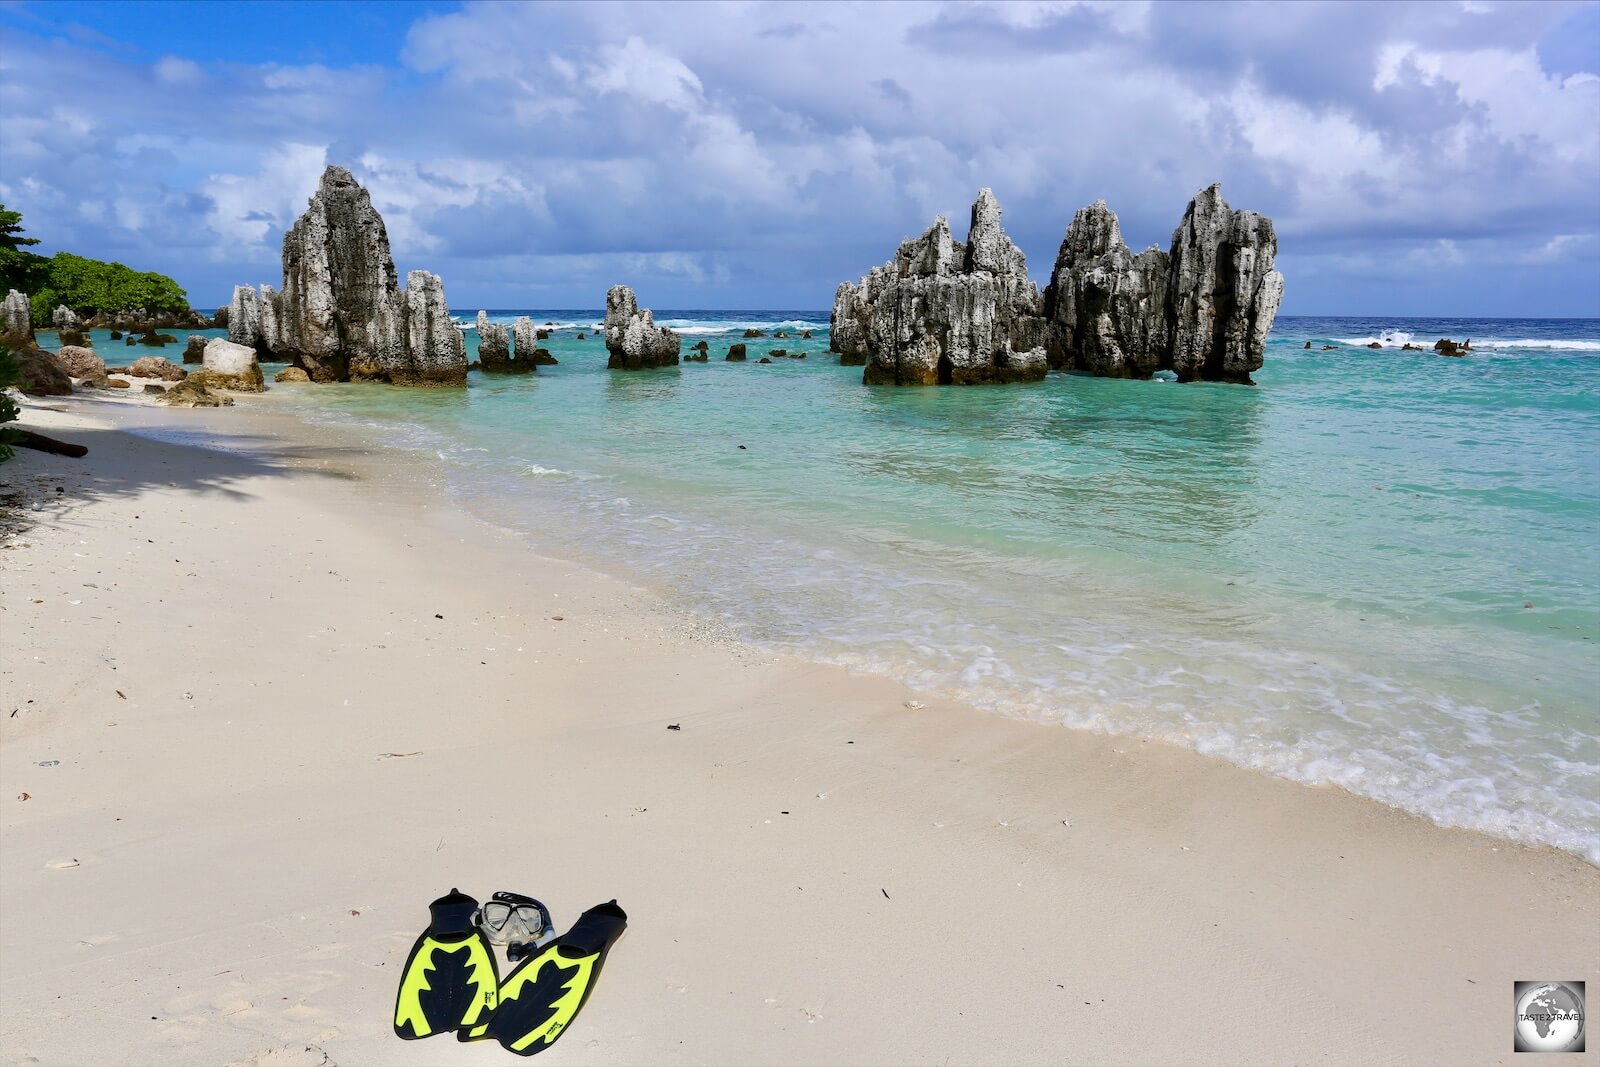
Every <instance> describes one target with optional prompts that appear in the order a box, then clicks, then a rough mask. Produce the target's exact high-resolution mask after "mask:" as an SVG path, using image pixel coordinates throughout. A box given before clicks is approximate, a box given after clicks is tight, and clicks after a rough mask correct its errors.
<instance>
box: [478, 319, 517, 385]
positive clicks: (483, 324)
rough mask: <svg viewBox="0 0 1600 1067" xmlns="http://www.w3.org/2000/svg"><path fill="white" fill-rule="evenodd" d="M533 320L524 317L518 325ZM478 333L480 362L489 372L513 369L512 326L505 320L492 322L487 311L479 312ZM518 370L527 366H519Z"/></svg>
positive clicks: (502, 371)
mask: <svg viewBox="0 0 1600 1067" xmlns="http://www.w3.org/2000/svg"><path fill="white" fill-rule="evenodd" d="M523 322H529V323H530V324H531V320H529V319H526V318H523V319H519V320H518V325H521V323H523ZM475 329H476V332H477V334H478V364H479V366H480V367H481V368H482V369H483V370H484V371H485V372H488V373H491V374H492V373H504V372H506V371H509V370H512V369H513V368H512V366H511V327H509V326H507V325H506V324H505V323H503V322H490V321H489V313H488V312H487V311H479V312H478V320H477V324H476V327H475ZM515 369H517V370H524V369H526V368H523V367H517V368H515Z"/></svg>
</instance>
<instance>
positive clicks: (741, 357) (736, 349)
mask: <svg viewBox="0 0 1600 1067" xmlns="http://www.w3.org/2000/svg"><path fill="white" fill-rule="evenodd" d="M744 361H745V352H744V342H743V341H736V342H735V343H733V344H731V345H729V346H728V354H727V356H726V357H724V362H727V363H743V362H744Z"/></svg>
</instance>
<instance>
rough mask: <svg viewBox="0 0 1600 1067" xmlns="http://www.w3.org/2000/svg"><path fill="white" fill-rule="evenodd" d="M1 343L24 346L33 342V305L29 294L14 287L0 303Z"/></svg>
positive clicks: (10, 345) (16, 346) (15, 346)
mask: <svg viewBox="0 0 1600 1067" xmlns="http://www.w3.org/2000/svg"><path fill="white" fill-rule="evenodd" d="M0 344H4V345H6V346H7V347H9V348H23V347H25V346H27V345H31V344H33V305H32V304H30V303H29V302H28V298H27V296H25V295H24V294H22V293H19V292H17V291H16V290H15V289H12V290H11V291H10V292H8V293H6V299H5V303H4V304H0Z"/></svg>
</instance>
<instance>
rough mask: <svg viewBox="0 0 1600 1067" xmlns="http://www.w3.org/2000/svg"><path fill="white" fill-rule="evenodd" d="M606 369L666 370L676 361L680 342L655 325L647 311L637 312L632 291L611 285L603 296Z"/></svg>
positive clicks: (665, 329)
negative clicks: (665, 368) (607, 354)
mask: <svg viewBox="0 0 1600 1067" xmlns="http://www.w3.org/2000/svg"><path fill="white" fill-rule="evenodd" d="M605 331H606V351H607V352H609V353H611V358H610V359H609V360H607V362H606V366H607V367H610V368H611V369H613V370H643V369H645V368H648V367H669V366H673V365H674V364H676V363H677V362H678V350H679V347H680V345H681V344H682V342H681V341H680V340H679V338H678V335H677V334H675V333H673V332H672V331H671V330H669V329H667V328H665V327H663V326H657V325H656V320H655V316H654V315H652V314H651V313H650V309H649V308H645V309H643V310H640V308H639V302H638V300H637V299H636V298H635V297H634V295H633V290H632V289H629V288H628V287H627V286H626V285H613V286H612V287H611V289H610V291H609V292H607V293H606V321H605Z"/></svg>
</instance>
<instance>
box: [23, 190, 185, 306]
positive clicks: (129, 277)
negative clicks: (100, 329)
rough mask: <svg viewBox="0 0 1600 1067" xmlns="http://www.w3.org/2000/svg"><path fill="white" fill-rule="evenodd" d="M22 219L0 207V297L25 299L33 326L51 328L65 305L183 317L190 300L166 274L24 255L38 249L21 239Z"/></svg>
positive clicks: (64, 256)
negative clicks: (16, 294) (8, 293)
mask: <svg viewBox="0 0 1600 1067" xmlns="http://www.w3.org/2000/svg"><path fill="white" fill-rule="evenodd" d="M22 233H23V227H22V213H21V212H19V211H7V210H6V207H5V205H4V204H0V294H3V293H4V292H5V290H7V289H16V290H18V291H20V292H24V293H28V294H29V295H30V299H31V300H32V303H33V324H34V325H35V326H48V325H50V316H51V314H52V313H54V311H55V309H56V308H57V307H58V306H60V305H62V304H65V305H66V306H67V307H69V308H71V309H72V310H74V311H76V312H79V313H80V314H84V315H94V314H96V313H98V312H101V311H131V310H133V309H134V308H144V309H145V310H146V311H150V312H157V311H186V310H188V308H189V294H187V293H185V292H184V291H183V289H181V288H180V287H179V286H178V283H177V282H175V281H173V280H172V279H171V278H168V277H167V276H166V275H164V274H156V273H154V272H151V271H136V270H133V269H132V268H129V267H125V266H123V265H122V264H121V263H105V262H102V261H101V260H98V259H85V258H83V257H82V256H75V255H73V254H72V253H71V252H57V253H56V254H55V255H54V256H50V257H48V258H47V257H45V256H41V255H37V254H35V253H33V252H28V251H24V249H23V246H25V245H36V244H38V243H39V240H38V238H36V237H24V236H22Z"/></svg>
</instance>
